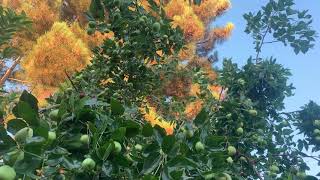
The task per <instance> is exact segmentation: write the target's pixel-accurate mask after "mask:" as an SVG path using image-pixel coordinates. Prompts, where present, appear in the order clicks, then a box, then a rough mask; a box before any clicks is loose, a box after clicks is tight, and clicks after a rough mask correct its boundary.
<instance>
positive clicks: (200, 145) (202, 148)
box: [195, 141, 204, 152]
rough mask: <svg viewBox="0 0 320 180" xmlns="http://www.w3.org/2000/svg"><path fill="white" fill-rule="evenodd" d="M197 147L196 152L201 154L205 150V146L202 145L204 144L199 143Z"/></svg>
mask: <svg viewBox="0 0 320 180" xmlns="http://www.w3.org/2000/svg"><path fill="white" fill-rule="evenodd" d="M195 147H196V151H198V152H200V151H203V150H204V145H203V144H202V142H200V141H198V142H197V143H196V145H195Z"/></svg>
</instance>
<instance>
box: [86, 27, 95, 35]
mask: <svg viewBox="0 0 320 180" xmlns="http://www.w3.org/2000/svg"><path fill="white" fill-rule="evenodd" d="M94 31H95V30H94V29H92V28H88V29H87V34H88V35H92V34H94Z"/></svg>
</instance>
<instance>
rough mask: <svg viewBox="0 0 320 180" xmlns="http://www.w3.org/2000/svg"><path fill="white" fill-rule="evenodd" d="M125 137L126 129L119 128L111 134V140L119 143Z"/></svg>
mask: <svg viewBox="0 0 320 180" xmlns="http://www.w3.org/2000/svg"><path fill="white" fill-rule="evenodd" d="M125 135H126V128H125V127H120V128H119V129H117V130H115V131H114V132H113V133H112V136H111V139H113V140H116V141H120V142H121V141H122V140H123V138H124V137H125Z"/></svg>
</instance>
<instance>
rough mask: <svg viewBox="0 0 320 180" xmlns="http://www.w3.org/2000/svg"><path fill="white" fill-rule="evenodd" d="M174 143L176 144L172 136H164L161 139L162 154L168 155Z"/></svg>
mask: <svg viewBox="0 0 320 180" xmlns="http://www.w3.org/2000/svg"><path fill="white" fill-rule="evenodd" d="M175 143H176V139H175V137H174V136H173V135H169V136H165V137H164V138H163V141H162V146H161V148H162V150H163V152H165V153H167V154H168V153H169V152H170V150H171V149H172V148H173V146H174V144H175Z"/></svg>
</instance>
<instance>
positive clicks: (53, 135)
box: [48, 131, 57, 141]
mask: <svg viewBox="0 0 320 180" xmlns="http://www.w3.org/2000/svg"><path fill="white" fill-rule="evenodd" d="M56 139H57V134H56V132H54V131H49V132H48V140H49V141H54V140H56Z"/></svg>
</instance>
